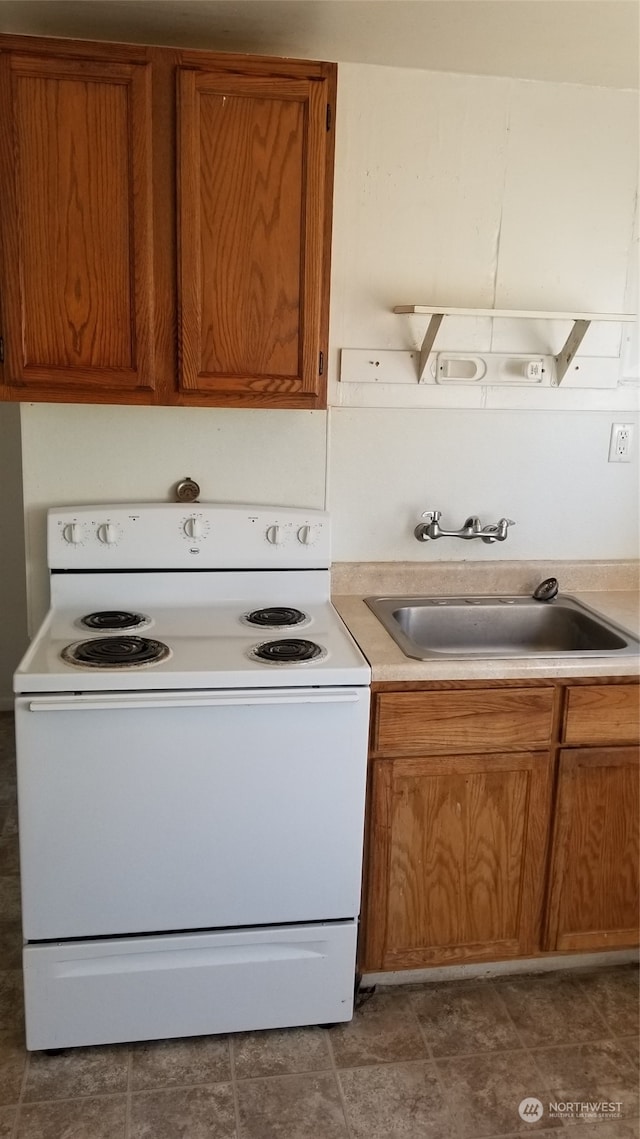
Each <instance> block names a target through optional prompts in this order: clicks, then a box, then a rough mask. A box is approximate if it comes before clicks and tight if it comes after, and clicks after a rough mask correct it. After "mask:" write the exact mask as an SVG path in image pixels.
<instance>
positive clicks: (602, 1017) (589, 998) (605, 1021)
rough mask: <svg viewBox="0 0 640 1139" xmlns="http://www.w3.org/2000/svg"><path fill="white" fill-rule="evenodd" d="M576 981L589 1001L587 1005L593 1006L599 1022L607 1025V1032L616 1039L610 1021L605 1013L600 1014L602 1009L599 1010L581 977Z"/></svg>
mask: <svg viewBox="0 0 640 1139" xmlns="http://www.w3.org/2000/svg"><path fill="white" fill-rule="evenodd" d="M575 980H576V983H577V985H578V988H579V989H580V992H581V993H582V994H583V996H584V998H585V1000H586V1001H587V1004H589V1005H590V1006H591V1008H592V1009H594V1011H595V1013H596V1015H597V1017H598V1018H599V1020H601V1021H602V1023H603V1024H604V1025H605V1027H606V1028H607V1030H608V1031H609V1032H610V1033H611V1036H612V1037H613V1038H614V1039H615V1035H614V1030H613V1029H612V1028H611V1026H610V1025H609V1021H608V1020H607V1018H606V1017H605V1015H604V1013H603V1012H600V1009H599V1008H598V1006H597V1004H596V1002H595V1001H594V999H593V997H592V996H591V994H590V993H589V991H588V988H587V986H586V985H583V984H582V979H581V978H580V977H576V978H575Z"/></svg>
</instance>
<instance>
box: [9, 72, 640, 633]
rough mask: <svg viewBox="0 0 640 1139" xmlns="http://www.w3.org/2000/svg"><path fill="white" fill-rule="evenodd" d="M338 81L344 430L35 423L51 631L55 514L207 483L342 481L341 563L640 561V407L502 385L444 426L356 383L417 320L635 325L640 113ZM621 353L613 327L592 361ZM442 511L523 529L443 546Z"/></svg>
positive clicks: (318, 420)
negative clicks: (359, 372)
mask: <svg viewBox="0 0 640 1139" xmlns="http://www.w3.org/2000/svg"><path fill="white" fill-rule="evenodd" d="M339 76H340V78H339V96H338V114H337V122H338V136H337V155H336V158H337V162H336V180H335V203H334V205H335V226H334V247H333V271H332V320H331V369H330V371H331V401H332V404H333V405H334V406H333V408H332V410H331V412H330V413H329V414H328V415H325V413H320V412H318V413H303V412H268V411H252V412H249V411H234V410H220V411H212V410H204V409H181V408H175V409H169V408H165V409H144V408H117V407H114V408H109V407H84V408H79V407H75V408H74V407H68V406H51V405H49V406H47V405H25V406H24V407H23V409H22V428H23V455H24V483H25V486H24V493H25V503H26V511H27V540H28V559H29V577H30V602H31V610H32V620H33V621H35V620H37V619H38V617H39V615H40V614H41V613H42V611H43V608H44V605H45V603H46V575H45V573H44V568H43V567H44V545H43V542H44V514H45V509H46V507H47V506H48V505H52V504H64V503H72V502H87V501H90V500H97V501H103V502H108V501H118V500H119V501H124V500H133V501H135V500H136V499H143V500H144V499H152V500H154V499H155V500H161V499H165V498H166V497H167V494H168V492H169V489H170V487H171V485H172V484H173V483H174V482H175V481H176V480H177V479H178V478H180V477H181V476H183V475H185V474H190V475H192V476H193V477H194V478H196V479H198V481H200V482H201V484H202V487H203V497H206V498H209V499H211V500H215V499H220V500H222V501H225V500H229V501H240V500H242V499H245V500H246V499H248V498H254V499H255V500H256V501H259V502H267V501H269V500H272V501H274V502H278V503H286V502H290V503H291V504H300V505H308V506H322V505H323V504H324V502H325V480H326V479H327V478H328V486H329V492H328V500H327V501H328V505H329V507H330V508H331V510H332V512H333V515H334V520H335V525H334V551H335V557H336V559H337V560H366V559H370V558H376V559H377V558H380V559H394V558H403V559H407V558H414V559H416V560H420V559H423V558H424V557H425V556H429V557H438V558H445V559H446V560H451V559H455V558H460V559H469V558H482V559H483V560H486V559H487V558H490V559H492V558H516V557H540V558H543V557H544V558H551V559H553V558H556V557H557V558H601V557H605V558H606V557H612V558H615V557H618V558H621V557H633V556H636V555H637V553H638V500H637V485H638V470H637V454H638V447H639V446H640V438H639V437H638V430H637V427H638V425H637V415H636V413H635V412H634V410H633V409H634V408H635V407H637V400H636V391H635V389H633V388H630V387H624V388H623V387H620V388H618V389H617V390H616V391H611V392H596V391H594V392H577V391H564V390H562V389H560V390H555V389H554V390H547V391H546V392H544V393H543V392H532V393H530V392H524V394H523V393H522V391H521V389H513V388H512V389H509V390H506V391H503V392H502V393H499V394H498V396H497V397H496V395H495V389H482V390H479V391H477V392H475V391H474V393H473V400H475V401H476V402H475V410H474V409H473V406H472V407H467V408H465V407H464V406H458V407H456V406H455V404H456V402H457V403H458V404H460V403H464V399H463V398H462V397H461V396H460V394H459V392H457V393H453V394H451V393H445V395H446V396H447V400H448V404H449V406H446V401H445V406H441V407H440V408H439V409H438V408H432V407H430V406H429V401H431V402H434V400H435V399H436V395H434V388H433V387H432V388H431V390H430V391H428V390H425V388H424V387H418V385H417V384H415V385H414V386H413V387H406V388H404V387H403V386H401V385H399V386H396V387H394V389H393V391H392V392H390V393H389V392H387V393H381V392H380V391H378V390H377V386H376V385H365V387H366V389H367V390H365V391H364V392H362V391H359V392H357V393H356V394H355V395H354V393H353V392H350V393H346V392H345V389H346V387H347V385H346V384H345V385H341V384H339V383H338V380H337V375H338V353H339V350H340V349H341V348H343V347H357V348H385V347H387V348H407V347H415V346H416V344H419V342H420V339H421V336H422V333H423V331H424V323H423V324H420V321H419V319H418V318H417V317H414V318H410V319H409V318H406V317H401V316H395V315H393V314H392V313H391V309H392V307H393V305H395V304H401V303H423V304H429V303H441V304H448V305H456V306H458V305H464V306H467V305H478V306H492V305H494V304H495V305H498V306H500V305H503V306H505V307H507V306H508V307H522V308H527V307H534V306H535V307H543V308H545V309H546V308H554V307H556V306H561V307H562V308H563V309H568V308H573V307H574V306H575V307H576V308H577V309H580V310H602V311H620V310H624V309H625V306H628V305H629V304H630V303H631V301H630V292H629V285H628V279H629V265H630V261H629V251H630V248H631V245H632V231H633V219H634V210H635V204H636V193H637V189H636V179H637V136H638V130H637V126H638V124H637V117H638V111H637V100H636V98H635V96H634V95H632V94H630V93H629V92H624V91H613V90H608V89H600V88H587V87H575V86H573V87H572V86H569V85H562V84H553V85H552V84H546V83H533V82H528V81H524V80H508V79H494V78H486V77H473V76H459V75H457V76H456V75H443V74H437V73H429V72H418V71H409V70H406V69H404V70H400V69H395V68H382V67H368V66H365V65H341V67H340V71H339ZM551 331H554V330H551ZM555 331H556V334H557V330H555ZM548 332H549V330H547V329H545V328H542V329H540V328H536V329H533V330H532V335H533V336H534V338H535V337H537V338H540V337H542V338H544V337H545V336H546V335H547V334H548ZM454 333H455V334H456V335H457V333H456V332H455V328H454ZM520 334H521V333H520ZM478 335H479V336H484V335H486V329H484V327H483V328H481V329H480V330H479V331H478ZM589 335H591V333H590V334H589ZM619 342H620V328H619V326H614V328H613V330H608V331H607V332H606V333H605V334H602V333H601V332H600V333H596V334H595V340H594V341H593V351H594V352H595V353H596V354H602V353H604V354H605V355H606V354H609V353H611V351H614V352H615V351H617V349H618V347H619ZM453 347H460V345H459V344H458V345H456V344H454V345H453ZM356 386H358V387H360V385H356ZM352 387H353V385H352ZM374 388H376V391H375V392H374V391H373V390H372V389H374ZM407 393H410V396H408V395H407ZM492 393H493V394H492ZM383 397H384V398H383ZM407 400H409V406H406V404H407ZM376 401H377V403H378V404H381V405H380V406H373V405H375V404H376ZM403 401H404V403H405V406H404V407H403V406H402V403H403ZM348 402H351V403H352V404H353V405H354V406H347V404H348ZM411 402H413V406H411ZM385 403H386V405H387V406H384V404H385ZM341 404H342V405H343V406H340V405H341ZM367 404H371V405H372V406H367ZM398 405H400V406H398ZM613 420H616V421H617V420H622V421H624V422H631V421H632V420H634V421H635V422H636V438H635V456H636V458H635V460H634V462H633V463H630V464H618V465H615V466H614V465H610V464H608V463H607V453H608V440H609V431H610V425H611V422H612V421H613ZM327 424H328V425H329V448H328V451H327V450H326V449H325V438H326V428H327ZM428 507H437V508H439V509H441V510H442V512H443V518H444V520H445V521H446V522H447V523H450V524H451V525H452V526H459V525H460V524H461V523H462V521H463V520H464V518H465V517H466V516H467V514H470V513H477V514H480V515H481V516H482V518H483V520H487V521H495V520H496V519H497V518H499V517H500V516H501V515H503V514H504V515H506V516H507V517H511V518H515V519H516V521H517V524H518V525H517V527H515V528H514V529H513V531H512V532H511V533H510V534H509V538H508V540H507V542H505V543H503V544H501V545H499V546H498V545H494V546H490V547H488V546H484V545H482V543H480V542H476V543H463V542H458V543H456V542H454V541H453V540H450V541H444V540H443V541H442V542H440V543H433V544H431V546H430V548H429V550H428V551H425V547H423V546H419V545H418V543H417V542H415V541H414V540H413V538H412V536H411V535H412V531H413V526H414V524H415V521H416V520H417V519H416V515H417V514H419V513H420V512H421V511H422V510H425V509H427V508H428ZM478 547H480V548H478Z"/></svg>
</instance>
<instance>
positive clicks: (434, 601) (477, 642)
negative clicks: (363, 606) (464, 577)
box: [365, 594, 640, 660]
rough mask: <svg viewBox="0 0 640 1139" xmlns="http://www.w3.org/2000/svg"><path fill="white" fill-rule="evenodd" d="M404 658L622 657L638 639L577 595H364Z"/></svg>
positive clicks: (639, 644)
mask: <svg viewBox="0 0 640 1139" xmlns="http://www.w3.org/2000/svg"><path fill="white" fill-rule="evenodd" d="M365 601H366V603H367V605H368V606H369V608H370V609H372V610H373V612H374V613H375V615H376V617H377V618H378V620H379V621H381V622H382V624H383V625H384V627H385V629H386V630H387V632H388V633H390V634H391V636H392V637H393V639H394V641H395V642H396V644H398V645H399V646H400V648H401V649H402V651H403V653H404V654H405V655H406V656H409V657H414V658H416V659H417V660H438V659H441V658H443V657H449V658H460V657H462V658H465V659H467V658H469V657H545V656H552V657H569V656H587V657H589V656H593V657H616V656H630V655H638V652H639V651H640V641H639V640H638V639H637V638H636V637H634V636H633V635H632V634H631V633H627V632H626V631H625V630H624V629H621V628H620V627H619V626H618V625H615V624H614V623H613V622H612V621H608V620H606V619H605V618H604V617H601V616H600V614H598V613H595V612H594V611H593V610H592V609H590V608H589V607H588V606H587V605H583V604H582V603H581V602H579V601H576V600H575V598H573V597H568V596H566V595H563V594H559V595H558V597H557V598H556V599H555V601H551V602H541V601H534V600H533V598H531V597H365Z"/></svg>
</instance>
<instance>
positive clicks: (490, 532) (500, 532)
mask: <svg viewBox="0 0 640 1139" xmlns="http://www.w3.org/2000/svg"><path fill="white" fill-rule="evenodd" d="M422 517H423V518H424V519H426V521H425V522H420V523H419V525H418V526H416V528H415V530H414V531H413V532H414V534H415V536H416V538H417V539H418V541H419V542H428V541H429V539H430V538H465V539H468V538H481V539H482V541H483V542H486V543H487V545H489V544H490V543H492V542H504V540H505V538H506V537H507V530H508V529H509V526H515V522H513V521H512V519H511V518H501V519H500V521H499V522H492V523H489V525H487V526H483V525H482V523H481V522H480V519H479V518H477V517H476V516H475V514H472V515H471V516H470V517H469V518H467V520H466V521H465V523H464V526H463V527H462V529H461V530H443V529H442V527H441V525H440V519H441V518H442V513H441V511H440V510H425V512H424V514H423V515H422Z"/></svg>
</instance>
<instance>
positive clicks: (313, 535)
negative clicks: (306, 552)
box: [298, 525, 319, 546]
mask: <svg viewBox="0 0 640 1139" xmlns="http://www.w3.org/2000/svg"><path fill="white" fill-rule="evenodd" d="M318 534H319V531H318V528H317V526H308V525H307V526H301V527H300V529H299V530H298V541H299V542H301V543H302V545H303V546H312V545H313V543H314V542H316V541H317V540H318Z"/></svg>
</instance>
